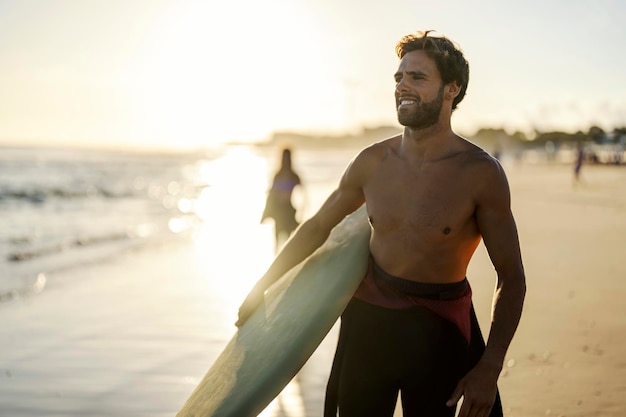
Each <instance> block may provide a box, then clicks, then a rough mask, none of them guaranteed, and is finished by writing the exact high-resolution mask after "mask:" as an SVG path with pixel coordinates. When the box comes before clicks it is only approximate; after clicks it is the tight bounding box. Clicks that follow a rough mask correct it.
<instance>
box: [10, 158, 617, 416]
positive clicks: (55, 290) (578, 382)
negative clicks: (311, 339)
mask: <svg viewBox="0 0 626 417" xmlns="http://www.w3.org/2000/svg"><path fill="white" fill-rule="evenodd" d="M506 168H507V172H508V175H509V179H510V183H511V188H512V193H513V209H514V212H515V215H516V218H517V223H518V229H519V233H520V239H521V243H522V252H523V256H524V262H525V268H526V274H527V280H528V294H527V299H526V307H525V311H524V316H523V319H522V322H521V324H520V327H519V330H518V333H517V335H516V337H515V339H514V341H513V344H512V346H511V348H510V350H509V354H508V356H507V364H506V367H505V369H504V371H503V374H502V377H501V380H500V381H501V382H500V387H501V391H502V397H503V402H504V406H505V409H506V413H505V415H506V416H509V417H514V416H515V417H520V416H521V417H528V416H546V415H548V416H568V417H572V416H585V417H589V416H623V415H624V414H626V359H625V357H624V352H625V351H626V315H625V314H624V312H626V307H624V303H623V300H624V299H626V280H625V277H626V262H625V255H626V251H624V248H626V167H595V166H585V167H583V171H582V178H583V184H581V185H579V186H576V187H574V186H573V184H572V170H571V168H570V167H569V166H563V165H559V166H516V165H510V166H508V165H507V166H506ZM318 191H324V190H318ZM313 202H315V200H313ZM311 206H312V207H314V206H315V204H314V203H313V204H312V205H311ZM269 236H271V234H269ZM229 249H230V247H229V246H228V245H227V246H225V247H223V250H229ZM244 249H246V248H244ZM247 250H252V249H251V248H247ZM210 261H211V259H210V257H209V258H207V255H206V253H203V252H202V251H198V249H197V247H194V246H192V245H190V244H189V245H187V244H172V245H167V246H163V247H160V248H152V249H150V250H144V251H137V252H133V253H130V254H128V255H127V256H125V257H123V258H121V259H117V260H116V261H115V262H111V263H108V264H98V265H91V266H86V267H84V268H80V269H74V270H71V271H65V272H58V273H55V274H50V275H49V276H48V277H47V278H48V279H47V285H46V288H45V290H44V291H42V292H41V293H39V294H36V295H30V296H24V297H18V298H16V299H13V300H10V301H6V302H2V303H0V324H1V325H0V340H1V341H2V342H0V415H3V416H4V415H6V416H12V417H31V416H32V417H35V416H37V417H39V416H118V417H120V416H129V417H130V416H133V417H139V416H146V417H148V416H150V417H159V416H173V415H174V414H175V413H176V411H177V410H178V409H179V408H180V406H181V405H182V403H183V402H184V400H185V399H186V398H187V396H188V395H189V394H190V393H191V391H192V390H193V388H194V386H195V384H196V383H197V382H198V381H199V380H200V378H201V377H202V376H203V375H204V373H205V372H206V370H207V369H208V368H209V366H210V365H211V363H212V361H213V360H214V359H215V358H216V357H217V355H218V354H219V352H220V351H221V349H222V348H223V347H224V346H225V344H226V343H227V341H228V340H229V339H230V337H231V336H232V334H233V333H234V330H235V329H234V326H233V325H232V323H233V322H234V321H235V315H236V309H237V307H238V305H239V303H240V301H241V300H242V297H243V295H245V294H244V293H243V292H242V291H243V290H242V289H243V288H247V286H248V285H249V284H250V283H251V282H252V281H253V280H255V279H256V276H252V277H248V278H246V279H247V282H244V283H243V284H241V285H240V286H239V287H238V289H236V290H234V289H232V287H229V286H228V283H223V282H220V281H219V280H217V281H216V280H211V279H207V277H208V276H210V275H211V268H212V267H211V265H210ZM468 278H469V280H470V282H471V283H472V286H473V288H474V293H475V304H476V308H477V314H478V316H479V320H480V322H481V325H482V327H483V329H484V331H487V329H488V323H489V316H490V307H491V293H492V290H493V286H494V283H495V273H494V271H493V268H492V266H491V264H490V262H489V259H488V257H487V255H486V253H485V251H484V248H483V247H482V246H481V247H479V250H478V252H477V254H476V256H475V258H474V260H473V261H472V264H471V266H470V270H469V271H468ZM335 338H336V328H335V329H334V330H333V331H332V332H331V333H330V334H329V336H328V337H327V339H326V340H325V341H324V342H323V344H322V345H321V346H320V348H319V349H318V350H317V351H316V353H315V354H314V356H313V357H312V358H311V359H310V360H309V362H308V363H307V364H306V365H305V367H304V368H303V370H302V371H301V372H300V374H299V375H298V376H297V377H296V378H295V379H294V381H293V382H292V383H291V384H290V385H289V386H288V387H287V388H286V390H285V391H284V393H283V394H281V396H279V398H278V399H277V400H275V401H274V402H273V403H272V405H271V406H270V407H269V408H268V410H266V412H265V413H264V414H263V415H265V416H294V417H296V416H319V415H321V409H322V402H323V393H324V387H325V383H326V378H327V376H328V370H329V368H330V362H331V361H332V356H333V350H334V344H335ZM398 414H400V413H398Z"/></svg>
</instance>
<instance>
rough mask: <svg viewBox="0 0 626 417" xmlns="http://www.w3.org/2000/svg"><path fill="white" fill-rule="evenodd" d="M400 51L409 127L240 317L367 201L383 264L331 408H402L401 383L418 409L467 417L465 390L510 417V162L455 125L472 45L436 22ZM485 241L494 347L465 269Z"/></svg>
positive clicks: (363, 297) (345, 344)
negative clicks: (505, 383) (437, 33)
mask: <svg viewBox="0 0 626 417" xmlns="http://www.w3.org/2000/svg"><path fill="white" fill-rule="evenodd" d="M396 52H397V54H398V57H399V58H400V64H399V67H398V70H397V72H396V73H395V81H396V90H395V97H396V105H397V113H398V120H399V122H400V124H402V125H403V126H404V132H403V133H402V134H401V135H399V136H396V137H392V138H390V139H387V140H384V141H382V142H380V143H376V144H374V145H372V146H370V147H368V148H366V149H364V150H362V151H361V152H360V153H359V154H358V155H357V156H356V158H355V159H354V160H353V161H352V162H351V164H350V165H349V166H348V168H347V169H346V171H345V173H344V174H343V177H342V178H341V180H340V183H339V185H338V187H337V189H336V190H335V191H333V193H332V194H331V195H330V196H329V198H328V199H327V200H326V202H325V203H324V204H323V205H322V207H321V208H320V209H319V211H318V212H317V213H316V214H315V215H314V216H313V217H312V218H311V219H309V220H307V221H306V222H304V223H303V224H302V225H301V226H300V227H299V228H298V229H297V230H296V232H295V233H294V235H293V236H292V237H291V239H290V240H289V241H288V242H287V244H286V245H285V247H284V248H283V250H282V251H281V252H280V253H279V254H278V255H277V257H276V259H275V260H274V262H273V263H272V265H271V266H270V268H269V269H268V270H267V272H266V273H265V274H264V276H263V277H262V278H261V279H260V280H259V281H258V283H257V284H256V285H255V287H254V288H253V289H252V291H251V292H250V294H249V295H248V296H247V298H246V300H245V301H244V303H243V304H242V306H241V308H240V310H239V321H238V322H237V325H241V324H242V323H243V322H245V320H246V319H247V318H248V317H249V316H250V314H251V313H252V311H253V310H254V309H255V308H256V307H257V306H258V305H259V304H260V303H261V302H262V299H263V293H264V291H265V290H266V289H267V288H268V287H269V286H270V285H271V284H272V283H273V282H275V281H276V280H277V279H278V278H279V277H280V276H282V275H283V273H285V272H286V271H287V270H289V269H290V268H292V267H293V266H295V265H296V264H298V263H299V262H301V261H302V260H304V259H305V258H306V257H307V256H309V255H310V254H311V253H313V251H314V250H315V249H317V248H318V247H319V246H320V245H322V244H323V243H324V241H325V240H326V239H327V237H328V236H329V234H330V231H331V230H332V229H333V227H334V226H335V225H337V224H338V223H339V222H340V221H341V220H342V219H343V218H344V217H345V216H346V215H348V214H350V213H352V212H353V211H355V210H356V209H357V208H359V207H360V206H361V205H362V204H363V203H366V208H367V212H368V214H369V218H370V223H371V227H372V234H371V240H370V253H371V259H370V267H369V270H368V272H367V274H366V275H365V277H364V279H363V281H362V282H361V284H360V286H359V288H358V289H357V291H356V293H355V294H354V296H353V298H352V300H351V301H350V303H349V304H348V306H347V308H346V310H345V311H344V313H343V315H342V317H341V330H340V335H339V343H338V348H337V353H336V355H335V361H334V363H333V369H332V371H331V377H330V380H329V384H328V390H327V393H326V404H325V409H326V411H325V412H326V414H325V415H326V416H335V415H336V412H337V408H338V409H339V414H340V416H342V417H362V416H375V417H381V416H392V415H393V410H394V407H395V403H396V398H397V395H398V392H400V393H401V399H402V407H403V413H404V416H405V417H410V416H426V417H438V416H454V415H455V410H456V407H457V403H458V401H459V400H460V399H461V397H463V403H462V406H461V410H460V414H459V415H460V416H461V417H486V416H496V415H502V411H501V410H502V408H501V404H500V402H499V396H498V393H497V379H498V376H499V374H500V371H501V369H502V365H503V362H504V359H505V354H506V351H507V349H508V346H509V344H510V342H511V340H512V338H513V335H514V333H515V331H516V328H517V325H518V323H519V320H520V316H521V312H522V305H523V301H524V295H525V290H526V284H525V276H524V269H523V265H522V260H521V254H520V248H519V241H518V235H517V229H516V226H515V221H514V218H513V215H512V212H511V208H510V192H509V186H508V182H507V179H506V176H505V173H504V171H503V169H502V167H501V166H500V164H499V163H498V161H497V160H496V159H494V158H493V157H491V156H490V155H489V154H488V153H487V152H485V151H483V150H482V149H480V148H478V147H477V146H476V145H474V144H472V143H470V142H468V141H467V140H465V139H464V138H462V137H460V136H458V135H457V134H455V133H454V132H453V130H452V128H451V124H450V118H451V115H452V111H453V110H454V109H456V107H457V105H458V104H459V102H460V101H461V100H462V99H463V97H464V95H465V91H466V88H467V83H468V79H469V66H468V64H467V61H466V60H465V58H464V56H463V54H462V52H461V51H460V50H459V49H458V48H457V47H456V46H455V45H454V44H453V43H452V42H451V41H450V40H448V39H447V38H444V37H433V36H429V33H428V32H425V33H418V34H410V35H407V36H405V37H403V38H402V39H401V40H400V42H399V43H398V45H397V46H396ZM481 238H482V239H483V241H484V244H485V246H486V248H487V250H488V252H489V256H490V258H491V260H492V263H493V265H494V267H495V270H496V271H497V285H496V289H495V291H494V300H493V313H492V323H491V328H490V332H489V338H488V341H487V344H486V347H485V345H484V341H483V339H482V336H481V335H480V329H479V328H478V325H477V322H476V319H475V315H474V312H473V308H472V305H471V289H470V287H469V284H468V281H467V279H466V278H465V274H466V270H467V267H468V264H469V262H470V259H471V257H472V255H473V253H474V251H475V249H476V247H477V246H478V244H479V242H480V240H481Z"/></svg>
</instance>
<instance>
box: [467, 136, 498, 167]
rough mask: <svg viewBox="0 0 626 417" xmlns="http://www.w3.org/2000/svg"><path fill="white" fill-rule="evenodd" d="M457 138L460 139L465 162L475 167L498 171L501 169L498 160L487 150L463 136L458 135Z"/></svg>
mask: <svg viewBox="0 0 626 417" xmlns="http://www.w3.org/2000/svg"><path fill="white" fill-rule="evenodd" d="M459 139H460V140H461V141H462V142H461V143H462V148H463V151H462V152H461V154H462V155H463V160H464V162H465V163H467V164H468V165H470V166H472V167H474V168H477V169H485V170H493V169H495V170H498V171H499V170H500V169H501V166H500V162H499V161H498V160H497V159H496V158H494V157H493V156H492V155H491V154H490V153H489V152H487V151H485V150H484V149H483V148H481V147H480V146H478V145H476V144H475V143H473V142H471V141H469V140H467V139H465V138H462V137H459Z"/></svg>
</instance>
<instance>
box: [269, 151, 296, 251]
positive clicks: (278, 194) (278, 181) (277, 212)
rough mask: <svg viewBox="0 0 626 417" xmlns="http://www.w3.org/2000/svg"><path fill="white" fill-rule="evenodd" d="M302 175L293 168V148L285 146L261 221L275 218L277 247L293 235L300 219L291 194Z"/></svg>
mask: <svg viewBox="0 0 626 417" xmlns="http://www.w3.org/2000/svg"><path fill="white" fill-rule="evenodd" d="M301 184H302V183H301V181H300V176H298V174H297V173H296V172H295V171H294V170H293V167H292V163H291V150H290V149H289V148H285V149H283V151H282V161H281V165H280V169H279V170H278V172H276V174H275V175H274V180H273V182H272V187H271V188H270V190H269V192H268V195H267V201H266V203H265V209H264V210H263V216H262V217H261V222H263V221H265V219H268V218H272V219H274V235H275V239H276V249H278V248H279V247H280V245H281V243H282V242H283V241H285V240H287V238H289V236H290V235H291V232H293V231H294V230H295V229H296V227H298V221H297V220H296V208H295V207H294V206H293V204H292V202H291V194H292V192H293V190H294V188H296V186H298V185H301Z"/></svg>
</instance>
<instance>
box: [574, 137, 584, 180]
mask: <svg viewBox="0 0 626 417" xmlns="http://www.w3.org/2000/svg"><path fill="white" fill-rule="evenodd" d="M584 160H585V148H584V147H583V144H582V143H581V142H578V143H577V144H576V156H575V159H574V185H577V184H579V183H580V181H581V179H580V170H581V168H582V166H583V161H584Z"/></svg>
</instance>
